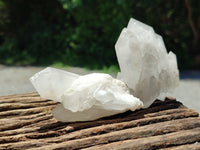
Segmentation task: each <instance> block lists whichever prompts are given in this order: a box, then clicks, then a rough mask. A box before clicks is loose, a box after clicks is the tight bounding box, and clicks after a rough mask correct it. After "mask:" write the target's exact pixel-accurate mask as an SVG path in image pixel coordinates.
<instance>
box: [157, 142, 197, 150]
mask: <svg viewBox="0 0 200 150" xmlns="http://www.w3.org/2000/svg"><path fill="white" fill-rule="evenodd" d="M172 149H173V150H200V143H198V142H195V143H192V144H186V145H181V146H176V147H169V148H162V149H159V150H172Z"/></svg>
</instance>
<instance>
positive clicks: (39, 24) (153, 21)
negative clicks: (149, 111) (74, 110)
mask: <svg viewBox="0 0 200 150" xmlns="http://www.w3.org/2000/svg"><path fill="white" fill-rule="evenodd" d="M131 17H133V18H135V19H137V20H140V21H142V22H144V23H146V24H148V25H150V26H152V27H153V28H154V30H155V32H156V33H158V34H160V35H161V36H162V37H163V39H164V42H165V45H166V48H167V50H168V51H173V52H174V53H175V54H176V55H177V59H178V67H179V69H180V71H181V74H180V76H181V78H182V79H187V80H182V81H181V84H180V85H181V88H182V89H181V90H180V91H179V92H178V93H179V95H180V97H181V98H180V99H184V97H186V96H188V93H189V92H188V91H190V92H191V94H189V96H188V98H191V97H192V96H195V97H193V99H195V100H197V99H198V100H199V99H200V95H199V93H200V82H199V79H200V72H199V70H200V37H199V36H200V35H199V34H200V1H199V0H173V1H164V0H150V1H149V0H140V1H137V0H131V1H130V0H48V1H47V0H0V64H1V65H0V87H1V88H0V95H5V94H15V93H24V92H30V91H33V90H34V89H33V87H32V86H31V85H30V83H29V81H28V78H29V77H30V76H32V75H33V74H34V73H35V72H37V71H39V70H41V69H43V68H44V67H45V66H54V67H57V68H64V69H66V70H68V71H73V72H76V73H80V74H86V73H88V72H91V70H99V72H106V73H111V74H115V73H116V72H117V71H118V70H119V67H118V62H117V58H116V54H115V49H114V45H115V42H116V40H117V38H118V36H119V34H120V32H121V30H122V29H123V28H124V27H125V26H127V23H128V21H129V19H130V18H131ZM32 66H35V67H32ZM36 66H38V67H36ZM41 66H42V67H41ZM74 67H75V68H74ZM77 67H81V68H77ZM85 68H86V69H85ZM88 69H90V70H88ZM191 70H192V71H191ZM191 79H192V80H191ZM188 89H190V90H188ZM184 90H186V91H184ZM183 94H185V95H183ZM175 96H176V97H177V96H178V95H175ZM190 103H191V102H190ZM194 105H196V101H195V102H194ZM198 105H199V106H200V100H199V104H198ZM199 110H200V107H199Z"/></svg>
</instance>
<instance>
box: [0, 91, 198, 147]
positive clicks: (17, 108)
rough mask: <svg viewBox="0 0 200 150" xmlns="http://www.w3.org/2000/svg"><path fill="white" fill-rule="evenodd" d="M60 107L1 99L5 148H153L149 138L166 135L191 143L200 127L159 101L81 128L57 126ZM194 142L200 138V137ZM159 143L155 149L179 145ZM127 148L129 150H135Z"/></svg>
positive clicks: (189, 114)
mask: <svg viewBox="0 0 200 150" xmlns="http://www.w3.org/2000/svg"><path fill="white" fill-rule="evenodd" d="M56 105H57V103H56V102H53V101H50V100H46V99H42V98H40V97H39V95H38V94H37V93H28V94H21V95H12V96H3V97H0V149H20V150H21V149H32V148H35V149H80V148H91V149H96V148H99V149H101V148H105V149H108V148H109V149H110V148H112V147H113V148H114V149H115V146H117V145H118V144H119V143H120V142H122V143H123V142H129V141H133V142H134V141H135V140H142V139H143V140H144V141H146V142H147V143H148V142H150V143H151V141H150V140H149V139H151V138H155V137H159V136H161V137H164V136H167V137H166V138H169V141H166V142H172V143H173V142H174V139H173V138H171V136H170V135H171V134H172V133H173V134H176V133H180V134H178V135H177V137H178V136H179V138H180V141H181V139H182V140H184V139H185V138H186V136H185V134H181V133H183V132H182V131H185V132H187V133H188V135H189V132H190V131H191V136H192V135H196V133H194V132H193V131H194V130H195V131H197V133H198V132H199V130H196V129H198V128H200V118H199V117H198V113H197V112H195V111H193V110H191V109H188V108H186V107H185V106H183V105H182V104H181V103H180V102H177V101H176V100H174V99H171V98H167V99H166V100H165V101H163V102H162V101H158V100H157V101H155V102H154V103H153V104H152V105H151V107H150V108H147V109H141V110H137V111H135V112H131V111H128V112H125V113H122V114H118V115H114V116H111V117H106V118H102V119H99V120H95V121H89V122H76V123H62V122H57V121H56V120H55V119H54V118H53V116H52V115H51V110H52V109H53V108H55V107H56ZM168 136H169V137H168ZM184 137H185V138H184ZM188 137H190V135H189V136H188ZM194 140H197V141H198V140H199V141H200V138H199V137H198V136H196V138H193V141H194ZM153 141H154V142H155V141H156V139H153V140H152V144H150V145H152V146H151V147H148V148H150V149H151V148H154V147H155V145H154V144H153ZM180 141H179V142H180ZM139 142H140V141H139ZM157 143H158V145H159V146H157V147H156V148H166V147H171V146H175V145H173V144H171V145H170V144H168V145H167V144H166V143H163V142H160V143H159V141H157ZM143 144H145V143H143ZM143 144H142V145H143ZM184 144H189V140H185V142H182V144H181V143H179V144H177V145H182V146H184ZM119 145H120V146H119V147H117V148H120V147H121V148H123V144H119ZM128 145H129V146H128V147H125V149H129V148H132V147H131V145H130V144H128ZM136 149H138V148H136Z"/></svg>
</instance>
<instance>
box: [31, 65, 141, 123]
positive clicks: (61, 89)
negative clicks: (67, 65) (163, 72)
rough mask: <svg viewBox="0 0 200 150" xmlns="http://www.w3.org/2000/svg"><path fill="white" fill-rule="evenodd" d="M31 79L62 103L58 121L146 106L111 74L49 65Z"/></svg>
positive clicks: (56, 112)
mask: <svg viewBox="0 0 200 150" xmlns="http://www.w3.org/2000/svg"><path fill="white" fill-rule="evenodd" d="M31 82H32V84H33V85H34V87H35V88H36V90H37V91H38V92H39V94H40V95H41V97H43V98H49V99H51V100H55V101H59V102H61V104H60V105H58V106H57V107H56V108H55V109H54V110H53V112H52V113H53V115H54V117H55V118H56V119H57V120H58V121H63V122H69V121H70V122H72V121H88V120H94V119H98V118H101V117H105V116H110V115H114V114H117V113H121V112H125V111H127V110H132V111H134V110H136V109H139V108H141V107H142V106H143V103H142V102H141V101H140V100H139V99H138V98H136V97H134V96H133V95H131V94H130V91H129V89H128V87H127V86H126V84H125V83H123V82H122V81H120V80H117V79H114V78H112V77H111V76H110V75H108V74H103V73H92V74H88V75H84V76H78V75H76V74H72V73H69V72H65V71H61V70H58V69H54V68H46V69H44V70H42V71H41V72H39V73H37V74H36V75H34V76H33V77H32V78H31Z"/></svg>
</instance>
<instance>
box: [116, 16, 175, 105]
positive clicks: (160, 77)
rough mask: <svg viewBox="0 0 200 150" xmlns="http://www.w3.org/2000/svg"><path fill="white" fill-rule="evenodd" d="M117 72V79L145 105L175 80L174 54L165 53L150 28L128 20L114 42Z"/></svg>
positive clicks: (161, 40) (165, 91)
mask: <svg viewBox="0 0 200 150" xmlns="http://www.w3.org/2000/svg"><path fill="white" fill-rule="evenodd" d="M115 49H116V53H117V58H118V62H119V65H120V70H121V72H120V73H118V78H119V79H121V80H122V81H124V82H125V83H126V84H127V85H128V87H129V88H130V89H131V93H132V94H133V95H134V96H136V97H138V98H140V99H141V100H142V101H143V102H144V107H148V106H149V105H151V104H152V102H153V101H154V100H155V99H156V98H157V97H158V96H159V95H160V94H163V93H167V92H170V91H172V90H173V89H174V88H175V87H176V86H177V85H178V83H179V72H178V69H177V61H176V55H175V54H174V53H172V52H169V54H168V53H167V50H166V48H165V45H164V42H163V39H162V37H161V36H160V35H158V34H156V33H155V32H154V30H153V28H152V27H150V26H148V25H146V24H143V23H142V22H139V21H137V20H135V19H132V18H131V19H130V21H129V23H128V26H127V28H124V29H123V30H122V32H121V34H120V36H119V39H118V40H117V43H116V45H115Z"/></svg>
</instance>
